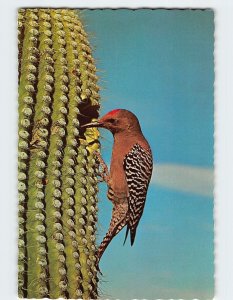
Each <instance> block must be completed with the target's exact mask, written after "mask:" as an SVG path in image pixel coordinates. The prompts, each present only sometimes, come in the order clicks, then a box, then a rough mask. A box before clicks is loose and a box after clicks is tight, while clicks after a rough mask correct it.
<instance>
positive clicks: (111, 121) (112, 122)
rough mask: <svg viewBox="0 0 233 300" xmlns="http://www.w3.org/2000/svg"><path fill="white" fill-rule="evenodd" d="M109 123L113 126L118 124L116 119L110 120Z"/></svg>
mask: <svg viewBox="0 0 233 300" xmlns="http://www.w3.org/2000/svg"><path fill="white" fill-rule="evenodd" d="M108 122H109V123H111V124H115V123H116V119H109V120H108Z"/></svg>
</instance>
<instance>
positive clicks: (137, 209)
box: [83, 109, 153, 261]
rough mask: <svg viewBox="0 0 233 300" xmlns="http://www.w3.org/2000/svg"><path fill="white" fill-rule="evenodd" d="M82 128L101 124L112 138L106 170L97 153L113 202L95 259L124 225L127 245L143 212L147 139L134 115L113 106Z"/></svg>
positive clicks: (149, 164)
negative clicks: (107, 224)
mask: <svg viewBox="0 0 233 300" xmlns="http://www.w3.org/2000/svg"><path fill="white" fill-rule="evenodd" d="M83 127H85V128H87V127H102V128H106V129H108V130H110V131H111V132H112V134H113V137H114V144H113V150H112V158H111V165H110V172H108V168H107V166H106V164H105V163H104V161H103V160H102V158H101V157H100V155H99V154H97V156H98V158H99V162H100V165H102V167H103V170H104V172H103V173H102V177H103V178H104V180H105V181H106V183H107V185H108V195H107V196H108V198H109V200H110V201H111V202H112V204H113V211H112V218H111V222H110V226H109V230H108V232H107V234H106V236H105V237H104V239H103V241H102V243H101V244H100V246H99V248H98V252H97V257H98V261H99V260H100V258H101V256H102V254H103V253H104V251H105V249H106V248H107V246H108V244H109V243H110V242H111V240H112V238H113V237H114V236H115V235H116V234H117V233H118V232H119V231H120V230H121V229H122V228H123V227H125V226H127V229H126V236H125V241H126V239H127V235H128V232H129V231H130V239H131V245H133V243H134V239H135V235H136V230H137V226H138V223H139V221H140V218H141V216H142V213H143V209H144V205H145V201H146V194H147V189H148V185H149V182H150V178H151V174H152V167H153V160H152V153H151V149H150V146H149V144H148V142H147V141H146V139H145V137H144V136H143V134H142V131H141V127H140V124H139V121H138V119H137V117H136V116H135V115H134V114H133V113H132V112H130V111H128V110H125V109H115V110H112V111H110V112H109V113H107V114H106V115H104V116H103V117H102V118H100V119H99V120H97V121H96V122H92V123H89V124H85V125H84V126H83Z"/></svg>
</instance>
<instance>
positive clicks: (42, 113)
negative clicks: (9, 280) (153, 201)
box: [18, 9, 99, 299]
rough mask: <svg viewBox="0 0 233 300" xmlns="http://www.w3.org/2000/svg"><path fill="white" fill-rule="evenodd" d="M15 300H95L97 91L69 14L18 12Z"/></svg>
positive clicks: (78, 28) (82, 36) (86, 48)
mask: <svg viewBox="0 0 233 300" xmlns="http://www.w3.org/2000/svg"><path fill="white" fill-rule="evenodd" d="M18 39H19V47H18V49H19V51H18V57H19V106H18V109H19V125H18V127H19V141H18V145H19V150H18V161H19V164H18V169H19V171H18V179H19V184H18V190H19V242H18V246H19V251H18V294H19V297H25V298H44V297H48V298H59V297H62V298H72V299H75V298H83V299H90V298H94V299H96V298H97V296H98V295H97V282H98V278H97V270H96V264H95V262H96V257H95V252H96V248H95V247H96V245H95V232H96V225H95V224H96V221H97V196H96V195H97V192H98V189H97V179H96V160H95V156H94V154H93V153H94V151H99V143H98V137H99V134H98V131H97V130H96V129H87V130H86V131H85V132H84V131H83V130H82V128H81V127H80V125H81V124H83V123H84V122H89V121H91V120H92V119H94V118H97V117H98V109H99V95H98V91H99V88H98V86H97V76H96V74H95V72H96V68H95V66H94V60H93V58H92V56H91V48H90V45H89V43H88V40H87V35H86V33H85V31H84V29H83V25H82V23H81V21H80V19H79V17H78V12H77V11H74V10H71V9H20V10H19V13H18Z"/></svg>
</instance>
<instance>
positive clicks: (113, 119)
mask: <svg viewBox="0 0 233 300" xmlns="http://www.w3.org/2000/svg"><path fill="white" fill-rule="evenodd" d="M82 127H83V128H90V127H102V128H106V129H108V130H110V131H111V132H112V133H113V134H116V133H119V132H125V131H127V132H131V133H133V132H135V131H138V130H139V131H141V128H140V124H139V122H138V119H137V117H136V116H135V115H134V114H133V113H132V112H130V111H128V110H126V109H114V110H112V111H110V112H108V113H107V114H106V115H104V116H103V117H102V118H100V119H99V120H97V121H95V122H92V123H88V124H84V125H83V126H82Z"/></svg>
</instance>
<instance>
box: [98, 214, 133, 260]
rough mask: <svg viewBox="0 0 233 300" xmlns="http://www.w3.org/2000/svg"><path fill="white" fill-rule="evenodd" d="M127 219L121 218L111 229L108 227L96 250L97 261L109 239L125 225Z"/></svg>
mask: <svg viewBox="0 0 233 300" xmlns="http://www.w3.org/2000/svg"><path fill="white" fill-rule="evenodd" d="M126 223H127V220H125V219H123V220H121V221H120V222H119V223H118V224H117V225H116V226H115V227H114V228H113V229H112V228H110V229H109V231H108V232H107V234H106V235H105V237H104V239H103V241H102V242H101V244H100V246H99V248H98V252H97V259H98V261H99V260H100V258H101V257H102V255H103V253H104V251H105V249H106V248H107V247H108V245H109V243H110V242H111V240H112V239H113V238H114V236H115V235H117V233H118V232H120V231H121V229H122V228H123V227H124V226H125V225H126Z"/></svg>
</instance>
